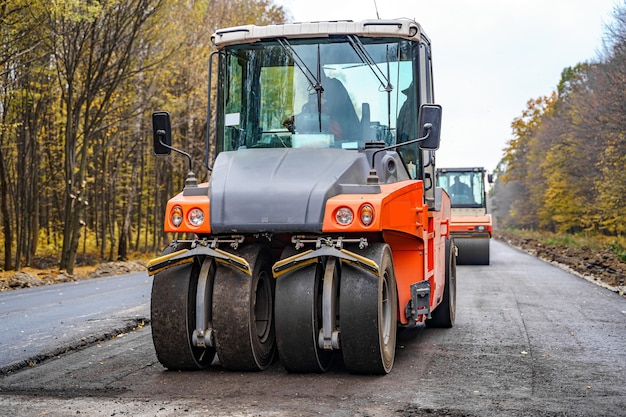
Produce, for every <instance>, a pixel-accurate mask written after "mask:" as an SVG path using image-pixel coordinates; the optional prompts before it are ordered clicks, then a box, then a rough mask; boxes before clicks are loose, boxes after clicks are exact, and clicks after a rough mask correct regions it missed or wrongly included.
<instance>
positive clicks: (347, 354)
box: [339, 243, 398, 375]
mask: <svg viewBox="0 0 626 417" xmlns="http://www.w3.org/2000/svg"><path fill="white" fill-rule="evenodd" d="M355 252H357V253H358V254H359V255H362V256H364V257H366V258H369V259H371V260H373V261H374V262H376V263H377V264H378V265H379V267H380V275H379V276H376V275H373V274H371V273H368V272H366V271H364V270H363V269H361V268H356V267H353V266H351V265H347V264H345V265H343V266H342V269H341V279H340V295H339V321H340V326H341V350H342V355H343V360H344V363H345V366H346V368H347V369H348V370H349V371H351V372H355V373H362V374H379V375H384V374H387V373H389V372H390V371H391V368H392V367H393V362H394V359H395V350H396V332H397V311H398V295H397V294H398V293H397V288H396V278H395V273H394V269H393V259H392V256H391V249H390V248H389V245H387V244H384V243H374V244H372V245H370V246H369V247H368V248H366V249H365V250H363V251H359V250H355Z"/></svg>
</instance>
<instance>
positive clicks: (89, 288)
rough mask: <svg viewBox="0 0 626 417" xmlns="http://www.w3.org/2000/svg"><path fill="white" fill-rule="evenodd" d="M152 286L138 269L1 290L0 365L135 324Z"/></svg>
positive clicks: (36, 358)
mask: <svg viewBox="0 0 626 417" xmlns="http://www.w3.org/2000/svg"><path fill="white" fill-rule="evenodd" d="M151 286H152V278H151V277H148V274H147V273H145V272H141V273H133V274H127V275H118V276H112V277H104V278H97V279H92V280H86V281H77V282H67V283H63V284H57V285H48V286H42V287H34V288H27V289H22V290H16V291H6V292H2V293H0V334H1V335H2V336H1V337H0V370H7V369H11V368H13V367H16V366H21V365H23V364H24V363H28V362H31V363H32V362H38V361H39V360H41V359H44V358H45V357H47V356H48V355H54V354H58V353H61V352H64V351H66V350H68V349H73V348H76V347H78V346H81V345H85V344H89V343H91V342H93V341H94V340H98V339H101V338H105V337H107V336H110V335H114V334H115V333H116V332H120V331H124V330H126V329H128V328H132V327H136V326H137V324H138V323H141V321H142V320H144V319H146V318H148V317H149V314H150V289H151Z"/></svg>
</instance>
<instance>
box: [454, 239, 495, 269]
mask: <svg viewBox="0 0 626 417" xmlns="http://www.w3.org/2000/svg"><path fill="white" fill-rule="evenodd" d="M489 241H490V239H489V238H456V239H455V243H456V246H457V247H458V248H459V256H458V258H457V260H456V263H457V264H458V265H489Z"/></svg>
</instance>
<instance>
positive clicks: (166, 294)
mask: <svg viewBox="0 0 626 417" xmlns="http://www.w3.org/2000/svg"><path fill="white" fill-rule="evenodd" d="M180 249H182V247H177V248H172V247H168V248H167V249H165V250H164V251H163V254H164V255H166V254H168V253H172V252H174V251H176V250H180ZM200 269H201V268H200V264H199V262H198V261H197V260H195V261H194V262H193V263H190V264H184V265H180V266H175V267H172V268H169V269H166V270H164V271H162V272H159V273H158V274H156V275H155V276H154V280H153V282H152V295H151V303H150V317H151V327H152V342H153V343H154V348H155V351H156V355H157V358H158V359H159V362H161V364H162V365H163V366H165V367H166V368H168V369H171V370H195V369H204V368H206V367H208V366H209V365H210V364H211V362H212V361H213V358H214V357H215V350H214V349H213V348H211V347H206V348H201V347H196V346H193V344H192V334H193V331H194V329H195V325H196V293H197V288H198V276H199V274H200ZM213 271H214V269H213V270H212V271H211V272H213Z"/></svg>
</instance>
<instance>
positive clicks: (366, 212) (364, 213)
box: [359, 204, 374, 226]
mask: <svg viewBox="0 0 626 417" xmlns="http://www.w3.org/2000/svg"><path fill="white" fill-rule="evenodd" d="M359 216H360V217H361V223H363V225H364V226H369V225H370V224H372V222H373V221H374V207H372V206H370V205H369V204H363V205H362V206H361V210H360V213H359Z"/></svg>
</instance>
